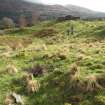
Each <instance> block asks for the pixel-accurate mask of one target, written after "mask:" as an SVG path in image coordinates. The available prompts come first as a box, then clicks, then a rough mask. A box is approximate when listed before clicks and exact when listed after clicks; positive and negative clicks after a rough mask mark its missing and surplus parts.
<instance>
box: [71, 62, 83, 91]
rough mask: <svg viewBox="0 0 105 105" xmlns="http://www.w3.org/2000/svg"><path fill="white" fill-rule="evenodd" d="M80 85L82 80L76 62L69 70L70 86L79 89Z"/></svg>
mask: <svg viewBox="0 0 105 105" xmlns="http://www.w3.org/2000/svg"><path fill="white" fill-rule="evenodd" d="M82 85H83V81H82V78H81V75H80V70H79V67H78V66H77V65H76V64H73V65H72V66H71V70H70V88H73V89H77V90H80V89H81V88H82Z"/></svg>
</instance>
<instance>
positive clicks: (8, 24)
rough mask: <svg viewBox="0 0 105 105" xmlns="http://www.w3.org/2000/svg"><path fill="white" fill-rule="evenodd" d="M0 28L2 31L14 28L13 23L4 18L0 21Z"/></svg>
mask: <svg viewBox="0 0 105 105" xmlns="http://www.w3.org/2000/svg"><path fill="white" fill-rule="evenodd" d="M1 27H2V28H3V29H8V28H14V27H15V23H14V21H13V20H12V19H10V18H7V17H4V18H3V19H2V21H1Z"/></svg>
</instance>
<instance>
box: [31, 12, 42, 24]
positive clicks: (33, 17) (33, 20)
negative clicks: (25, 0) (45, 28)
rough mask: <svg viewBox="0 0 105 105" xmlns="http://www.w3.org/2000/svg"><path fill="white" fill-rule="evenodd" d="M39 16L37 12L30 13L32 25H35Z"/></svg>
mask: <svg viewBox="0 0 105 105" xmlns="http://www.w3.org/2000/svg"><path fill="white" fill-rule="evenodd" d="M39 16H40V14H39V13H38V12H32V20H31V24H32V25H35V24H36V23H37V22H38V20H39Z"/></svg>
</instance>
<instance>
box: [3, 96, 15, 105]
mask: <svg viewBox="0 0 105 105" xmlns="http://www.w3.org/2000/svg"><path fill="white" fill-rule="evenodd" d="M13 104H14V100H13V97H12V96H11V95H7V96H6V97H5V100H4V105H13Z"/></svg>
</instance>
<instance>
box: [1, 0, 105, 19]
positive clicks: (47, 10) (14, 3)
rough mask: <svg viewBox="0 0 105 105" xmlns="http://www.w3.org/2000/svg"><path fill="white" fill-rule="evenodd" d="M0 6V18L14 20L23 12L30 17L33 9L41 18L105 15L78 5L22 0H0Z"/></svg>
mask: <svg viewBox="0 0 105 105" xmlns="http://www.w3.org/2000/svg"><path fill="white" fill-rule="evenodd" d="M0 7H1V8H0V18H2V17H11V18H13V19H14V20H16V21H17V20H18V18H19V16H20V15H21V14H25V15H26V16H27V17H29V18H31V15H32V12H33V11H34V12H37V13H39V14H40V18H41V19H55V18H57V17H60V16H65V15H74V16H80V17H81V18H97V17H105V14H104V13H99V12H95V11H91V10H88V9H86V8H82V7H78V6H73V5H67V6H61V5H43V4H36V3H30V2H26V1H24V0H0Z"/></svg>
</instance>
